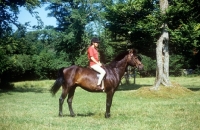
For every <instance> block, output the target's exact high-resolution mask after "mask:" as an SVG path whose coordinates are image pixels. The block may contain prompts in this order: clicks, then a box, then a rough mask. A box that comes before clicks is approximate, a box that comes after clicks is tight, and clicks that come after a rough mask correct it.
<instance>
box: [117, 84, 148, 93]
mask: <svg viewBox="0 0 200 130" xmlns="http://www.w3.org/2000/svg"><path fill="white" fill-rule="evenodd" d="M148 86H151V85H145V84H143V85H138V84H133V83H129V84H126V83H125V84H121V85H119V87H118V90H117V91H128V90H137V89H139V88H141V87H148Z"/></svg>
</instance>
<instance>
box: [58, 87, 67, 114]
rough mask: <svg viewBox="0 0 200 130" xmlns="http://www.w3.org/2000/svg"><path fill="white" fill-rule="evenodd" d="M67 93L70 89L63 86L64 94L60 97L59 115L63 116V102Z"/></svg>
mask: <svg viewBox="0 0 200 130" xmlns="http://www.w3.org/2000/svg"><path fill="white" fill-rule="evenodd" d="M67 93H68V90H67V89H65V88H64V87H63V89H62V94H61V96H60V98H59V114H58V115H59V116H63V112H62V108H63V102H64V100H65V98H66V96H67Z"/></svg>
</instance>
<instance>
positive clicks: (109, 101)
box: [105, 91, 114, 118]
mask: <svg viewBox="0 0 200 130" xmlns="http://www.w3.org/2000/svg"><path fill="white" fill-rule="evenodd" d="M113 95H114V92H113V91H110V92H108V93H107V97H106V113H105V118H109V117H110V108H111V105H112V99H113Z"/></svg>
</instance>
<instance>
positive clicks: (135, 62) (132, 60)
mask: <svg viewBox="0 0 200 130" xmlns="http://www.w3.org/2000/svg"><path fill="white" fill-rule="evenodd" d="M140 60H141V59H139V57H138V55H137V51H136V50H135V49H130V50H129V54H128V59H127V63H128V65H130V66H133V67H134V66H135V67H136V68H138V69H139V70H142V69H143V68H144V65H143V64H142V62H141V61H140Z"/></svg>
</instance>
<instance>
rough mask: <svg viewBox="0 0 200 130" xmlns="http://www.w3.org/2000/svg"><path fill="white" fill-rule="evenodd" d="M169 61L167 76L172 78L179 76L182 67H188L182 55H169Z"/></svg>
mask: <svg viewBox="0 0 200 130" xmlns="http://www.w3.org/2000/svg"><path fill="white" fill-rule="evenodd" d="M169 60H170V61H169V74H170V75H173V76H181V69H183V67H184V66H183V65H188V66H189V64H188V63H186V61H185V59H184V57H183V56H182V55H171V56H170V59H169ZM185 67H186V66H185Z"/></svg>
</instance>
